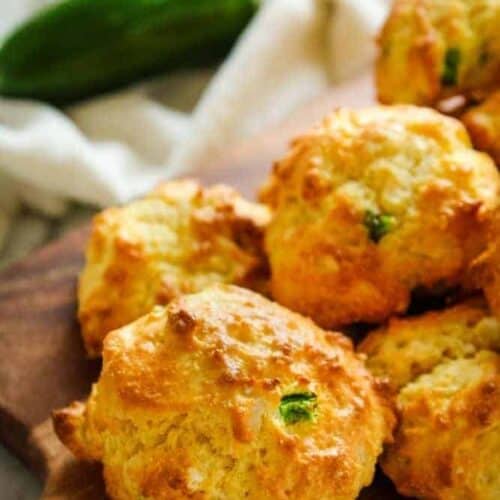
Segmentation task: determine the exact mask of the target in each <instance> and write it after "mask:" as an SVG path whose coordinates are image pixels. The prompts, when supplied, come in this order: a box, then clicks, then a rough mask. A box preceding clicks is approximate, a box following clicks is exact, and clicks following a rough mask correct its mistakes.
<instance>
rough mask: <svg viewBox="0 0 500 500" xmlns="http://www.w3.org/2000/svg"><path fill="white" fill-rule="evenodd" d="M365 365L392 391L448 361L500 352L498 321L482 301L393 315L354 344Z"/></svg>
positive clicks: (395, 391)
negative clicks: (362, 356)
mask: <svg viewBox="0 0 500 500" xmlns="http://www.w3.org/2000/svg"><path fill="white" fill-rule="evenodd" d="M358 349H359V351H360V352H363V353H365V354H366V355H367V357H368V359H367V366H368V368H369V369H370V371H371V372H372V373H373V374H374V375H376V376H377V377H379V378H385V379H387V383H388V384H389V386H390V389H391V393H393V394H394V393H397V392H398V391H399V390H401V388H403V387H404V386H406V385H407V384H408V383H410V382H412V381H413V380H415V379H416V378H417V377H418V376H419V375H422V374H425V373H429V372H431V371H432V370H433V369H434V368H435V367H436V366H438V365H439V364H441V363H443V362H445V361H447V360H454V359H460V358H467V357H471V356H474V354H475V353H476V352H477V351H479V350H494V351H500V323H499V321H498V320H497V319H495V318H494V317H492V316H490V314H489V311H488V308H487V306H486V304H485V303H484V301H483V300H482V299H474V300H469V301H467V302H465V303H463V304H459V305H456V306H454V307H450V308H449V309H445V310H443V311H431V312H428V313H425V314H423V315H421V316H414V317H407V318H392V319H390V320H389V322H388V324H387V325H385V326H383V327H381V328H379V329H377V330H375V331H373V332H371V333H370V334H369V335H368V336H367V337H366V338H365V339H364V340H363V342H361V344H360V345H359V346H358Z"/></svg>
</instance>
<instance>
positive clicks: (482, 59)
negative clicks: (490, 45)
mask: <svg viewBox="0 0 500 500" xmlns="http://www.w3.org/2000/svg"><path fill="white" fill-rule="evenodd" d="M489 60H490V54H489V53H488V51H487V50H486V49H483V50H482V51H481V53H480V54H479V65H480V66H484V65H485V64H487V63H488V61H489Z"/></svg>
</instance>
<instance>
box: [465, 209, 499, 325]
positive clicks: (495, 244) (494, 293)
mask: <svg viewBox="0 0 500 500" xmlns="http://www.w3.org/2000/svg"><path fill="white" fill-rule="evenodd" d="M470 278H471V281H472V283H473V286H478V287H480V288H482V289H483V291H484V294H485V296H486V299H487V301H488V304H489V306H490V308H491V310H492V312H493V314H495V316H496V317H497V318H500V209H499V210H497V212H496V213H495V217H494V218H493V220H492V222H491V224H490V225H489V228H488V245H487V248H486V250H485V251H484V252H483V253H482V254H481V255H480V256H479V257H478V258H477V259H476V260H475V261H474V263H473V265H472V266H471V273H470Z"/></svg>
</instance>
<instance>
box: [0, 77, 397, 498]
mask: <svg viewBox="0 0 500 500" xmlns="http://www.w3.org/2000/svg"><path fill="white" fill-rule="evenodd" d="M373 101H374V98H373V86H372V84H371V78H370V77H369V76H363V77H361V78H359V79H357V80H355V81H353V82H350V83H349V84H348V85H343V86H340V87H337V88H333V89H332V90H331V91H330V92H329V93H328V94H327V95H325V96H321V97H320V98H318V99H316V100H314V101H313V102H311V103H309V105H308V106H306V107H305V108H302V109H299V110H297V112H296V113H294V114H293V115H292V116H291V118H290V119H289V120H287V122H286V123H284V124H282V125H281V126H280V127H277V128H275V129H273V130H271V131H265V132H263V133H262V134H260V135H258V136H256V137H254V138H253V139H252V140H251V141H249V142H248V143H245V144H243V145H241V146H239V147H236V148H232V149H231V150H229V151H227V152H225V153H224V155H223V156H221V157H219V158H213V159H211V161H210V162H208V161H207V162H206V163H205V164H204V165H200V166H199V167H198V168H197V169H195V170H194V172H191V173H190V176H192V177H197V178H199V179H200V180H201V181H202V182H203V183H204V184H212V183H215V182H225V183H227V184H230V185H233V186H235V187H236V188H238V189H240V190H241V191H242V192H243V193H244V194H245V195H247V196H249V197H253V196H254V194H255V192H256V189H257V188H258V186H259V185H260V184H261V182H262V180H263V178H264V177H265V175H266V174H267V172H268V171H269V169H270V167H271V165H272V162H273V160H274V159H276V158H278V157H279V156H280V155H281V154H282V153H283V152H284V151H285V149H286V146H287V144H288V142H289V140H290V139H291V138H292V137H293V136H295V135H297V134H298V133H300V132H302V131H305V130H307V129H308V128H309V127H310V126H311V125H312V124H313V123H314V122H317V121H318V120H319V119H320V118H321V117H322V116H324V115H325V114H327V113H328V112H330V111H331V110H332V109H333V108H335V107H337V106H339V105H343V106H355V107H357V106H362V105H367V104H371V103H372V102H373ZM88 232H89V227H88V225H87V226H85V227H83V228H81V229H78V230H76V231H73V232H72V233H70V234H68V235H66V236H65V237H63V238H62V239H61V240H59V241H57V242H55V243H52V244H51V245H49V246H47V247H45V248H43V249H41V250H39V251H37V252H35V253H34V254H32V255H31V256H29V257H27V258H26V259H25V260H23V261H22V262H19V263H17V264H15V265H13V266H12V267H10V268H9V269H7V270H5V271H3V272H2V273H0V359H1V360H2V361H1V363H0V439H1V440H2V442H3V443H5V444H6V445H7V446H8V447H9V448H10V449H11V450H12V451H13V452H14V453H15V454H16V455H18V456H19V457H20V458H21V459H23V460H24V461H25V462H26V463H27V464H28V466H29V467H31V469H32V470H33V471H34V472H35V473H37V474H38V475H40V476H41V477H43V478H44V479H45V480H46V488H45V491H44V496H43V498H44V499H45V500H69V499H72V500H73V499H77V500H95V499H101V498H105V494H104V485H103V481H102V474H101V468H100V466H98V465H97V464H88V463H81V462H78V461H76V460H75V459H74V458H73V457H72V456H71V455H70V454H69V452H68V451H67V450H66V449H65V448H64V447H63V446H62V445H61V443H60V442H59V441H58V440H57V438H56V436H55V434H54V432H53V429H52V425H51V422H50V419H49V416H50V412H51V411H52V409H54V408H60V407H63V406H66V405H67V404H68V403H69V402H71V401H73V400H75V399H82V398H84V397H85V396H86V395H87V394H88V392H89V389H90V385H91V383H92V382H93V381H94V380H95V379H96V378H97V376H98V373H99V368H100V367H99V363H98V362H95V361H89V360H87V359H86V357H85V354H84V350H83V346H82V343H81V340H80V335H79V331H78V325H77V323H76V318H75V311H76V295H75V287H76V280H77V275H78V273H79V271H80V269H81V267H82V265H83V249H84V245H85V241H86V239H87V237H88ZM361 498H362V499H364V500H381V499H384V500H391V499H396V498H399V497H398V496H397V495H396V494H395V493H394V490H393V488H392V486H391V485H390V482H388V481H387V480H386V479H384V478H383V477H379V478H378V479H377V481H376V482H375V484H374V486H372V487H371V488H369V489H367V490H365V491H364V492H363V494H362V496H361Z"/></svg>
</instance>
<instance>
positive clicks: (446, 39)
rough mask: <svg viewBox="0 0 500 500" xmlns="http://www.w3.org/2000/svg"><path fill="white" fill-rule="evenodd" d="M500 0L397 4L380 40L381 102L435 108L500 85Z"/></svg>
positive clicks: (423, 0) (404, 1) (419, 0)
mask: <svg viewBox="0 0 500 500" xmlns="http://www.w3.org/2000/svg"><path fill="white" fill-rule="evenodd" d="M499 26H500V2H499V0H396V1H395V2H394V4H393V7H392V10H391V13H390V15H389V17H388V19H387V21H386V23H385V25H384V27H383V29H382V32H381V33H380V35H379V39H378V44H379V49H380V50H379V58H378V61H377V65H376V84H377V90H378V98H379V100H380V102H382V103H385V104H391V103H414V104H420V105H429V104H435V103H436V102H437V101H439V100H440V99H443V98H445V97H449V96H451V95H466V96H470V95H474V94H476V93H478V92H479V93H481V94H484V93H485V92H490V91H491V90H492V89H495V88H498V86H499V85H500V31H499V29H498V27H499Z"/></svg>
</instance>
